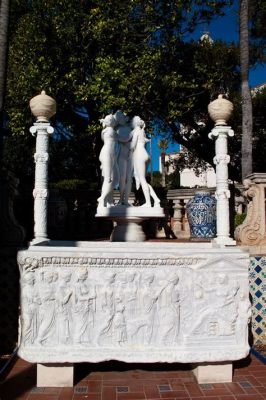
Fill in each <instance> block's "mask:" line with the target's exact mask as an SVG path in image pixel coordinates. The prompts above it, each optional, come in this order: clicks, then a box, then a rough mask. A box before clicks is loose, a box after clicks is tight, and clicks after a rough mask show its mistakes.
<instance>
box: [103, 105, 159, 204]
mask: <svg viewBox="0 0 266 400" xmlns="http://www.w3.org/2000/svg"><path fill="white" fill-rule="evenodd" d="M100 121H101V123H102V125H103V130H102V140H103V142H104V145H103V147H102V150H101V152H100V157H99V159H100V162H101V170H102V176H103V184H102V193H101V196H100V197H99V198H98V205H99V207H100V208H102V207H110V206H114V202H113V189H114V188H115V187H116V186H117V185H118V184H119V189H120V199H119V203H118V204H117V205H118V206H119V205H125V206H129V205H130V204H129V203H128V198H129V194H130V192H131V186H132V177H133V174H134V176H135V179H136V186H137V189H139V188H140V187H141V188H142V190H143V194H144V197H145V203H144V204H143V205H142V207H146V208H151V207H152V204H151V198H152V199H153V201H154V207H160V200H159V198H158V197H157V195H156V193H155V192H154V190H153V188H152V187H151V185H149V184H148V182H147V180H146V170H147V165H148V163H149V161H150V156H149V154H148V152H147V151H146V148H145V146H146V144H147V143H149V141H150V139H148V138H147V137H146V135H145V123H144V121H143V120H142V119H141V118H140V117H138V116H135V117H134V118H133V119H132V120H131V121H129V118H128V116H126V115H125V114H124V113H123V112H122V111H121V110H118V111H117V112H116V113H115V114H114V115H113V114H109V115H107V116H106V117H105V118H104V119H101V120H100Z"/></svg>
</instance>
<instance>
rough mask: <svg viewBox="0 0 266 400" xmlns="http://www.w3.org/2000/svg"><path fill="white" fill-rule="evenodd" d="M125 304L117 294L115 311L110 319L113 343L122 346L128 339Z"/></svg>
mask: <svg viewBox="0 0 266 400" xmlns="http://www.w3.org/2000/svg"><path fill="white" fill-rule="evenodd" d="M124 312H125V305H124V303H123V300H122V299H121V297H119V296H116V297H115V300H114V313H113V317H112V319H111V320H110V328H109V329H110V330H111V337H112V343H113V344H117V343H118V344H119V346H122V345H123V344H124V343H125V342H126V341H127V326H126V318H125V314H124Z"/></svg>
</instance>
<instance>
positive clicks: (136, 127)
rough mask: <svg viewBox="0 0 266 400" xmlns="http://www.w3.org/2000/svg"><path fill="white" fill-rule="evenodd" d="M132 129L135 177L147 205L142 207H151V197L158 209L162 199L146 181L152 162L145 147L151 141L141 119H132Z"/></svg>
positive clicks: (136, 117)
mask: <svg viewBox="0 0 266 400" xmlns="http://www.w3.org/2000/svg"><path fill="white" fill-rule="evenodd" d="M132 128H133V132H132V143H131V149H132V151H133V165H134V175H135V179H136V185H137V189H138V188H139V187H140V186H141V188H142V190H143V194H144V197H145V203H144V204H143V205H142V207H151V197H152V198H153V200H154V206H155V207H156V206H157V207H158V206H160V199H159V198H158V197H157V195H156V193H155V192H154V190H153V188H152V187H151V185H149V184H148V182H147V181H146V170H147V165H148V163H149V161H150V156H149V154H148V153H147V150H146V148H145V145H146V144H147V143H149V141H150V139H148V138H147V137H146V135H145V123H144V121H143V120H142V119H141V118H140V117H138V116H135V117H134V118H133V119H132Z"/></svg>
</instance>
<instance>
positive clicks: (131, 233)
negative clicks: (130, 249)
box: [96, 205, 165, 242]
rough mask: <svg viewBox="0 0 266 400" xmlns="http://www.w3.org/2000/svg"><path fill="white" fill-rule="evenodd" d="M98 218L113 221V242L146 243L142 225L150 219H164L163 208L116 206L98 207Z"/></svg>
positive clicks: (111, 238)
mask: <svg viewBox="0 0 266 400" xmlns="http://www.w3.org/2000/svg"><path fill="white" fill-rule="evenodd" d="M96 217H97V218H105V219H111V220H112V221H113V222H114V223H115V226H114V229H113V232H112V234H111V237H110V240H111V242H144V240H145V234H144V232H143V229H142V226H141V223H142V222H143V221H144V220H145V219H148V218H164V217H165V215H164V210H163V208H162V207H142V206H140V207H133V206H124V205H116V206H113V207H98V208H97V214H96Z"/></svg>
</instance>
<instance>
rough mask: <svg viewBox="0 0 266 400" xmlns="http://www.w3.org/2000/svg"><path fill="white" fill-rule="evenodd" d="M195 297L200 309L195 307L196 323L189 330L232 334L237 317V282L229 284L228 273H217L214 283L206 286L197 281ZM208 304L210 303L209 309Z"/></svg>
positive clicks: (213, 333)
mask: <svg viewBox="0 0 266 400" xmlns="http://www.w3.org/2000/svg"><path fill="white" fill-rule="evenodd" d="M196 286H197V289H196V291H195V295H196V299H197V300H198V301H199V302H200V304H201V307H200V310H199V309H198V307H196V310H197V316H196V323H194V326H192V329H191V332H192V333H195V334H202V333H205V334H208V335H233V334H234V333H235V323H236V319H237V315H238V313H237V305H236V300H235V297H236V294H237V292H238V289H239V285H238V283H234V284H230V282H229V278H228V275H226V274H224V273H220V274H218V276H217V278H216V280H215V282H214V284H213V285H212V286H211V287H207V285H206V284H205V285H204V286H203V283H200V282H197V284H196ZM209 304H212V308H211V310H210V307H209Z"/></svg>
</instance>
